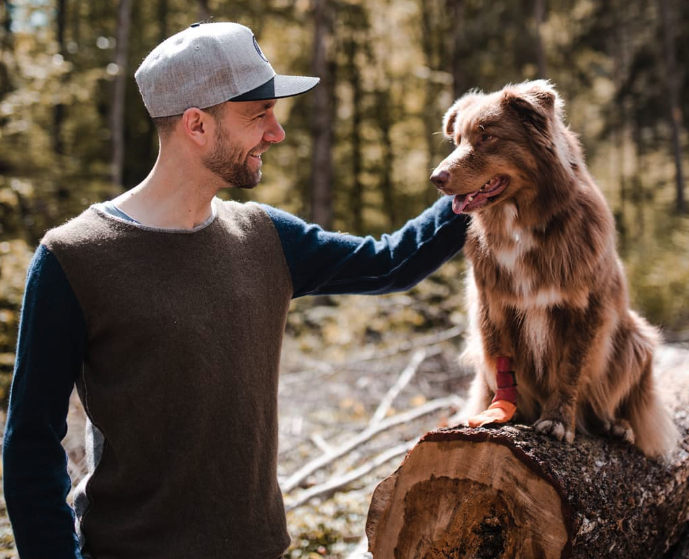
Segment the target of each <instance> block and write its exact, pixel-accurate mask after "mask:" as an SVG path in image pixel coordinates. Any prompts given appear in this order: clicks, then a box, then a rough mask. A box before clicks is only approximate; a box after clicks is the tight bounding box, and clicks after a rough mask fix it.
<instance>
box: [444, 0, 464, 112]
mask: <svg viewBox="0 0 689 559" xmlns="http://www.w3.org/2000/svg"><path fill="white" fill-rule="evenodd" d="M448 2H449V6H448V8H449V13H450V17H451V18H452V25H451V26H450V29H451V33H452V93H453V94H454V98H455V99H459V98H460V97H461V96H462V95H463V94H464V93H465V92H466V84H465V83H464V72H463V70H462V65H463V62H464V58H463V56H462V42H463V41H464V34H465V28H464V0H448Z"/></svg>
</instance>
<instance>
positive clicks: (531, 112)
mask: <svg viewBox="0 0 689 559" xmlns="http://www.w3.org/2000/svg"><path fill="white" fill-rule="evenodd" d="M503 99H504V103H505V105H507V106H508V107H509V108H511V109H512V110H514V111H515V112H516V113H517V115H518V116H519V118H520V119H521V121H522V122H523V123H524V124H525V125H527V126H529V127H532V128H533V129H534V130H535V131H537V132H540V133H545V132H547V130H548V121H555V120H559V119H561V118H562V106H563V103H562V100H561V99H560V96H559V95H558V94H557V91H555V88H554V87H553V86H552V84H551V83H550V82H549V81H547V80H535V81H528V82H523V83H520V84H518V85H513V86H507V87H505V89H504V90H503Z"/></svg>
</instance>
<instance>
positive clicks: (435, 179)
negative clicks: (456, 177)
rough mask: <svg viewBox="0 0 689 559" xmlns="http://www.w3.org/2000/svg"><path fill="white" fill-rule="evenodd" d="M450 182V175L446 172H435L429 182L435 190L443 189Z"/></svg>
mask: <svg viewBox="0 0 689 559" xmlns="http://www.w3.org/2000/svg"><path fill="white" fill-rule="evenodd" d="M449 180H450V173H448V172H447V171H435V172H434V173H433V174H432V175H431V182H432V183H433V184H434V185H435V186H436V188H443V187H444V186H445V185H446V184H447V183H448V181H449Z"/></svg>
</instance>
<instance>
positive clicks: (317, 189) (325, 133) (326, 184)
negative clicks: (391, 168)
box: [311, 0, 333, 229]
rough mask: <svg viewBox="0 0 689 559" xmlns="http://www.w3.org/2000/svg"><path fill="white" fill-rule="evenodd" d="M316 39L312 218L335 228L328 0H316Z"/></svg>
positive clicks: (313, 93)
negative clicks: (317, 82) (316, 79)
mask: <svg viewBox="0 0 689 559" xmlns="http://www.w3.org/2000/svg"><path fill="white" fill-rule="evenodd" d="M313 17H314V40H313V63H312V64H313V65H312V71H313V75H314V76H318V77H319V78H321V82H320V84H319V85H318V86H317V87H316V88H315V89H314V90H313V92H312V96H311V99H312V101H313V120H312V138H313V153H312V158H311V220H312V221H313V222H314V223H318V224H319V225H321V226H323V227H324V228H326V229H330V228H332V223H333V209H332V153H331V152H332V134H333V123H332V116H333V115H332V112H331V107H330V104H329V101H330V93H331V89H332V88H331V84H330V79H329V78H330V75H329V65H328V56H327V50H328V35H329V29H330V18H329V3H328V0H314V1H313Z"/></svg>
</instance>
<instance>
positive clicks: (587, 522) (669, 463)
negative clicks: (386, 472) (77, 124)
mask: <svg viewBox="0 0 689 559" xmlns="http://www.w3.org/2000/svg"><path fill="white" fill-rule="evenodd" d="M686 355H688V353H686V352H685V353H684V356H685V357H684V358H683V359H680V360H679V361H678V360H675V361H674V362H672V363H670V362H667V363H668V366H667V368H665V369H663V370H662V372H661V374H659V375H658V377H659V382H660V384H661V388H663V389H664V388H666V387H667V388H670V389H671V392H672V395H671V399H672V403H669V404H668V405H670V406H671V409H672V410H673V412H674V417H675V421H676V423H677V424H678V425H679V427H680V429H681V433H682V437H683V439H682V441H681V443H680V445H679V447H678V449H677V450H676V452H675V453H674V454H673V455H672V456H671V457H670V458H669V459H668V460H666V461H665V462H657V461H656V462H654V461H650V460H648V459H646V458H645V457H644V456H643V455H642V454H641V453H640V452H639V451H638V450H636V449H635V448H633V447H631V446H629V445H626V444H623V443H621V442H618V441H614V440H611V439H607V438H603V437H596V436H583V435H581V434H578V435H577V439H576V440H575V442H574V443H573V444H571V445H567V444H565V443H559V442H557V441H554V440H552V439H550V438H548V437H546V436H543V435H539V434H537V433H536V432H535V431H534V430H533V429H532V428H531V427H530V426H524V425H505V426H497V427H490V426H486V427H483V428H477V429H471V428H462V427H452V428H444V429H439V430H436V431H431V432H429V433H427V434H426V435H424V436H423V437H422V438H421V440H420V441H419V443H418V444H417V445H416V446H415V447H414V448H413V449H412V450H411V451H410V452H409V454H408V455H407V456H406V458H405V460H404V462H403V463H402V465H401V466H400V467H399V468H398V469H397V471H396V472H394V473H393V474H392V475H391V476H389V477H388V478H386V479H385V480H384V481H382V482H381V483H380V485H379V486H378V487H377V488H376V490H375V491H374V493H373V497H372V500H371V505H370V508H369V513H368V520H367V523H366V534H367V536H368V539H369V551H370V552H371V553H372V554H373V557H374V559H388V558H390V559H392V558H394V559H412V558H419V559H436V558H438V559H439V558H459V557H462V558H466V559H471V558H476V559H478V558H486V559H487V558H497V559H507V558H523V559H532V558H539V559H540V558H543V559H550V558H569V557H571V558H582V559H583V558H586V559H593V558H605V559H613V558H617V557H619V558H625V559H626V558H630V557H639V558H641V557H643V558H644V559H655V558H659V559H660V558H663V557H664V556H665V554H666V553H667V552H668V550H669V549H670V548H671V547H672V546H673V545H675V544H677V542H678V540H680V538H681V537H682V536H683V534H684V533H686V528H687V525H688V523H689V358H687V357H686Z"/></svg>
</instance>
